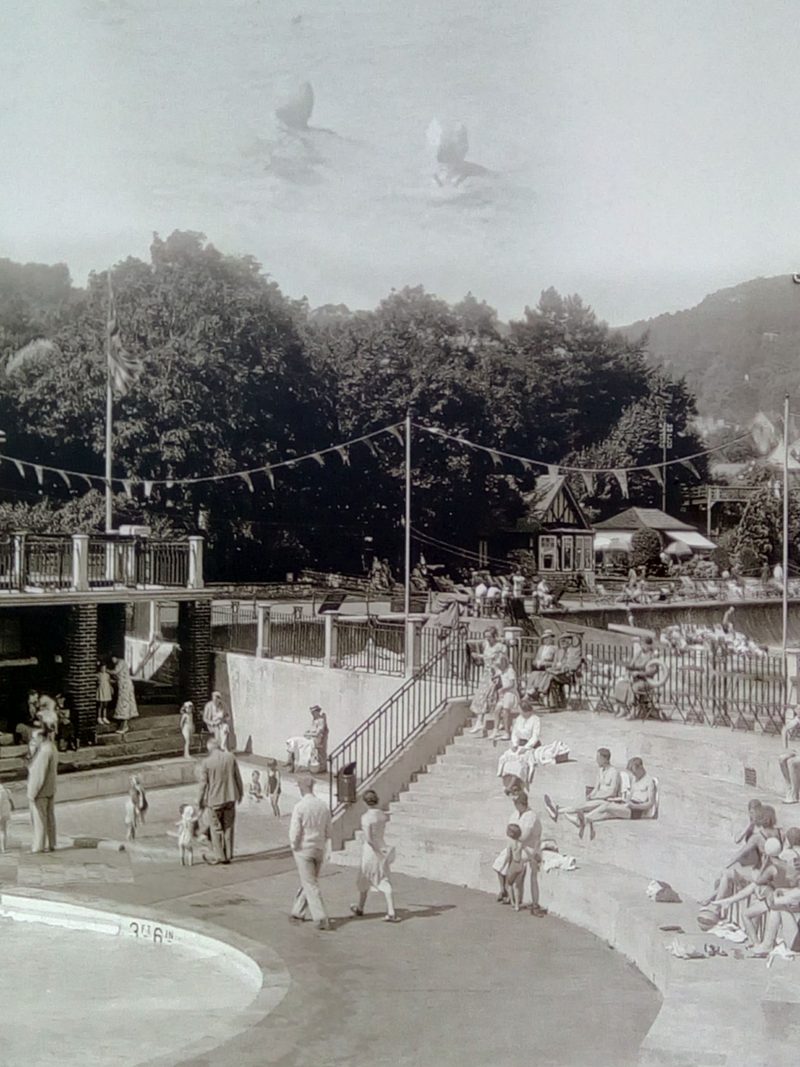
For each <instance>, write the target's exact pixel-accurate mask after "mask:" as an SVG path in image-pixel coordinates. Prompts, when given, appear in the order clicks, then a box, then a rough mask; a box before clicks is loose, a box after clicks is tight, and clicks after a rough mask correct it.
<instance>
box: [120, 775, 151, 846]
mask: <svg viewBox="0 0 800 1067" xmlns="http://www.w3.org/2000/svg"><path fill="white" fill-rule="evenodd" d="M148 806H149V805H148V803H147V794H146V793H145V791H144V787H143V786H142V783H141V781H140V780H139V776H138V775H137V774H132V775H131V779H130V788H129V789H128V799H127V801H126V802H125V825H126V826H127V828H128V830H127V833H126V835H125V836H126V839H127V840H128V841H133V840H135V838H136V829H137V827H138V826H139V824H140V823H143V822H144V817H145V815H146V814H147V808H148Z"/></svg>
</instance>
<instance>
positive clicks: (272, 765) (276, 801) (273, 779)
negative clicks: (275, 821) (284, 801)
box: [267, 759, 281, 818]
mask: <svg viewBox="0 0 800 1067" xmlns="http://www.w3.org/2000/svg"><path fill="white" fill-rule="evenodd" d="M267 796H268V797H269V802H270V804H271V805H272V814H273V815H275V816H276V817H277V818H280V816H281V808H280V799H281V772H280V771H279V770H278V761H277V760H274V759H270V760H267Z"/></svg>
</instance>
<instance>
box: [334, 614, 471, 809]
mask: <svg viewBox="0 0 800 1067" xmlns="http://www.w3.org/2000/svg"><path fill="white" fill-rule="evenodd" d="M458 637H459V635H458V634H454V635H453V637H451V638H450V640H448V641H447V643H446V644H445V645H444V647H443V648H441V649H440V650H439V651H438V652H437V653H436V654H435V655H433V656H431V658H430V659H429V660H428V661H427V662H426V663H424V664H423V665H422V666H421V667H420V668H419V669H418V670H416V671H415V672H414V674H413V675H412V676H411V677H410V678H408V679H406V681H405V682H404V683H403V684H402V685H401V686H400V688H399V689H397V690H396V691H395V692H394V693H393V694H392V695H391V696H390V697H389V698H388V699H387V700H385V701H384V702H383V704H381V705H380V706H379V707H378V708H376V710H375V711H373V713H372V714H371V715H370V716H369V717H368V718H366V719H365V720H364V722H362V723H361V724H360V726H358V727H356V729H355V730H353V731H352V733H350V734H349V735H348V736H347V737H346V738H345V739H344V740H343V741H342V742H340V744H339V745H337V746H336V748H335V749H334V750H333V751H332V752H331V753H329V755H328V774H329V776H330V782H331V799H330V804H331V811H332V812H335V811H336V810H337V809H338V807H339V806H340V805H339V801H338V799H337V798H336V796H335V791H334V787H335V784H336V781H337V779H338V776H339V774H340V773H341V771H342V770H343V769H344V768H345V767H346V766H348V765H349V764H355V766H356V773H357V780H358V782H359V785H360V786H361V787H363V786H364V785H365V784H366V783H368V782H369V781H370V780H371V779H372V778H374V776H375V775H376V774H377V773H378V772H379V771H380V770H381V769H382V768H383V767H385V766H386V764H387V763H388V762H389V760H391V759H392V758H393V757H394V756H395V754H396V753H397V752H399V751H400V750H401V749H402V748H404V747H405V746H406V745H407V744H408V743H409V741H411V740H413V739H414V738H415V737H417V736H418V735H419V734H420V733H421V731H422V730H423V729H424V727H425V726H427V724H428V723H429V722H430V720H431V718H432V716H433V715H434V714H435V713H436V712H437V711H438V709H439V708H440V707H441V706H442V704H443V703H444V702H445V701H446V700H448V699H451V698H452V697H453V696H455V695H456V692H455V689H456V688H457V686H455V685H453V684H452V683H453V682H454V681H456V682H458V683H459V685H458V688H461V686H462V685H463V680H464V671H463V670H462V669H461V667H462V660H463V657H464V652H465V648H464V645H463V642H460V641H459V640H458Z"/></svg>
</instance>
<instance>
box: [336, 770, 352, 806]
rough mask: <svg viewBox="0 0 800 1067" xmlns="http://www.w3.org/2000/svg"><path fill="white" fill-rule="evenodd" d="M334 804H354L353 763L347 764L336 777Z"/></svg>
mask: <svg viewBox="0 0 800 1067" xmlns="http://www.w3.org/2000/svg"><path fill="white" fill-rule="evenodd" d="M336 802H337V803H338V804H355V802H356V765H355V763H347V764H346V765H345V766H344V767H342V769H341V770H340V771H339V773H338V775H337V776H336Z"/></svg>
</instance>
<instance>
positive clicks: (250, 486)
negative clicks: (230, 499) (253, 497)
mask: <svg viewBox="0 0 800 1067" xmlns="http://www.w3.org/2000/svg"><path fill="white" fill-rule="evenodd" d="M239 477H240V478H241V479H242V481H243V482H244V484H245V485H246V486H247V488H248V489H249V490H250V492H251V493H252V492H253V491H254V490H253V479H252V478H251V477H250V475H249V474H248V473H247V471H242V472H241V473H240V474H239Z"/></svg>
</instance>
